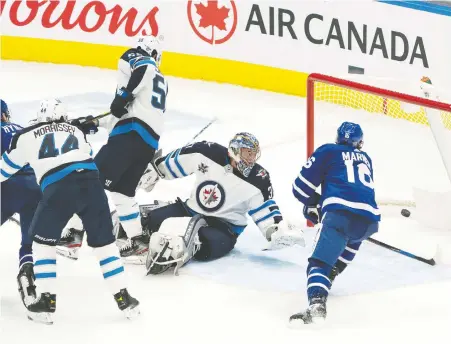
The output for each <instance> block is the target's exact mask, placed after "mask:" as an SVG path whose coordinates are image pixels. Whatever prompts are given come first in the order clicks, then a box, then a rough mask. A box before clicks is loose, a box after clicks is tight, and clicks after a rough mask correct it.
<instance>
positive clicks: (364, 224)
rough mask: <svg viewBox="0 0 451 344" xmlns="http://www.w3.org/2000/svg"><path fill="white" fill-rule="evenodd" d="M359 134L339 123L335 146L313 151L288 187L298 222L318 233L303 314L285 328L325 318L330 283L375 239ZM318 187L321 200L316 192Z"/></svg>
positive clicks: (368, 171) (367, 165) (368, 166)
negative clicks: (316, 227) (300, 215)
mask: <svg viewBox="0 0 451 344" xmlns="http://www.w3.org/2000/svg"><path fill="white" fill-rule="evenodd" d="M362 147H363V131H362V129H361V128H360V126H359V125H358V124H355V123H350V122H344V123H343V124H342V125H341V126H340V127H339V128H338V130H337V138H336V141H335V144H333V143H332V144H325V145H323V146H321V147H319V148H318V149H317V150H316V151H315V152H314V153H313V154H312V155H311V157H310V158H309V159H308V161H307V163H306V164H305V165H304V166H303V167H302V170H301V172H300V173H299V175H298V176H297V178H296V180H295V181H294V183H293V194H294V196H295V197H296V198H297V199H298V200H299V201H300V202H302V203H303V204H304V216H305V217H306V218H307V219H308V220H310V221H312V222H313V223H314V224H317V223H319V222H321V224H322V228H321V231H320V234H319V238H318V240H317V243H316V247H315V250H314V252H313V254H312V256H311V257H310V258H309V264H308V267H307V279H308V281H307V296H308V300H309V307H308V308H307V310H306V311H304V312H300V313H297V314H295V315H293V316H291V318H290V321H291V322H298V321H302V322H303V323H306V324H309V323H312V322H313V323H315V322H319V321H323V320H324V319H325V318H326V301H327V296H328V294H329V290H330V288H331V286H332V282H333V280H334V278H335V277H336V276H337V275H338V274H339V273H341V272H342V271H343V270H344V269H345V268H346V266H347V264H349V263H350V262H351V261H352V260H353V259H354V257H355V254H356V253H357V251H358V249H359V248H360V245H361V243H362V241H363V240H365V239H366V238H368V237H369V236H371V235H372V234H374V233H376V232H377V230H378V224H379V221H380V212H379V209H378V207H377V204H376V200H375V192H374V184H373V179H374V178H373V163H372V161H371V158H370V157H369V155H368V154H367V153H365V152H363V151H362V150H361V149H362ZM320 186H321V195H320V194H319V193H317V191H316V190H317V188H318V187H320Z"/></svg>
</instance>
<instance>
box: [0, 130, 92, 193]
mask: <svg viewBox="0 0 451 344" xmlns="http://www.w3.org/2000/svg"><path fill="white" fill-rule="evenodd" d="M26 164H30V166H31V167H32V168H33V169H34V171H35V174H36V180H37V181H38V183H39V184H40V185H41V189H42V190H44V189H45V187H46V186H48V185H50V184H52V183H54V182H57V181H58V180H60V179H62V178H64V177H65V176H67V175H68V174H70V173H72V172H74V171H77V170H97V167H96V165H95V163H94V161H93V160H92V149H91V145H90V144H89V143H88V142H87V141H86V137H85V134H83V132H82V131H81V130H80V129H78V128H77V127H76V126H73V125H70V124H69V123H66V122H63V121H55V122H44V123H39V124H36V125H33V126H31V127H28V128H25V129H22V130H21V131H20V132H19V133H18V134H17V135H15V136H14V137H13V139H12V141H11V145H10V147H9V149H8V150H7V151H6V152H5V153H3V155H2V166H1V177H0V180H1V181H4V180H6V179H8V178H10V177H11V176H13V175H14V174H15V173H16V172H18V171H19V170H20V169H21V168H22V167H23V166H25V165H26Z"/></svg>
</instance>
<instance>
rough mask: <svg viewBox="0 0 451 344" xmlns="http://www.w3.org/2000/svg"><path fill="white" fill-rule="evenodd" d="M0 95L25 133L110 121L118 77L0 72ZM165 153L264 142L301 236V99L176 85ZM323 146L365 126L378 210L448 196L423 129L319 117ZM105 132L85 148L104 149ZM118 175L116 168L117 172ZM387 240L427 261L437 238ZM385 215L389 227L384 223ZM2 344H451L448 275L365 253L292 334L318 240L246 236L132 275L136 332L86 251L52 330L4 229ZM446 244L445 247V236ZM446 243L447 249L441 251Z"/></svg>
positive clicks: (400, 229)
mask: <svg viewBox="0 0 451 344" xmlns="http://www.w3.org/2000/svg"><path fill="white" fill-rule="evenodd" d="M0 75H1V83H0V95H1V98H2V99H4V100H6V101H7V102H8V104H9V106H10V108H11V110H12V116H13V117H12V121H13V122H15V123H18V124H22V125H27V123H28V121H29V120H30V119H31V118H33V116H34V113H35V112H36V110H37V106H38V104H39V100H41V99H42V98H45V97H60V98H61V99H62V100H63V101H65V102H66V103H67V105H68V107H69V110H70V112H71V113H70V117H78V116H85V115H88V114H92V115H96V114H99V113H101V112H104V111H106V110H107V109H108V107H109V104H110V102H111V99H112V96H113V94H114V90H115V86H116V81H115V72H114V71H109V70H100V69H96V68H86V67H76V66H61V65H50V64H37V63H24V62H10V61H6V62H5V61H2V64H1V74H0ZM168 79H169V95H168V102H167V106H168V109H167V111H166V115H167V126H166V131H165V132H164V134H163V136H162V140H161V145H162V147H163V148H164V150H165V152H166V150H170V149H172V148H175V147H178V146H181V145H184V144H185V143H187V142H188V141H189V140H190V139H191V137H192V136H193V135H195V134H196V132H197V131H199V130H200V129H201V128H202V127H203V126H204V125H205V124H206V123H208V122H209V121H210V120H211V119H212V118H218V120H217V121H216V122H215V123H214V124H213V125H212V126H211V127H210V128H209V129H207V130H206V131H205V132H204V133H203V134H202V135H201V136H200V137H199V140H203V139H206V140H211V141H217V142H219V143H222V144H224V145H226V144H227V143H228V140H229V139H230V138H231V136H232V135H233V134H234V133H236V132H238V131H250V132H252V133H254V134H255V135H256V136H257V137H258V139H259V140H260V144H261V146H262V158H261V161H260V163H261V164H262V165H263V166H264V167H265V168H267V169H268V170H269V172H270V174H271V179H272V182H273V185H274V190H275V199H276V201H277V203H278V204H279V206H280V208H281V211H282V212H283V214H284V216H285V217H286V218H288V219H290V220H292V221H295V222H298V223H302V224H303V223H304V221H303V218H302V211H301V210H302V208H301V206H300V204H299V203H298V202H297V201H296V199H295V198H294V197H293V196H292V193H291V183H292V181H293V180H294V178H295V176H296V175H297V173H298V171H299V169H300V167H301V166H302V164H303V163H304V161H305V145H306V144H305V137H306V133H305V99H302V98H297V97H291V96H286V95H280V94H274V93H268V92H263V91H256V90H250V89H245V88H240V87H235V86H231V85H220V84H212V83H206V82H201V81H191V80H183V79H177V78H172V77H169V78H168ZM320 110H321V111H318V118H317V129H318V131H317V133H316V134H317V136H316V137H317V138H316V142H317V144H321V143H325V142H328V141H332V140H333V139H334V132H335V130H336V128H337V126H338V125H339V124H340V123H341V122H342V121H344V120H351V121H357V122H359V123H360V124H361V125H362V127H363V130H364V132H365V150H366V151H367V152H368V153H369V154H370V156H371V157H372V158H373V163H374V170H375V182H376V192H377V197H378V199H379V200H384V199H403V200H404V199H405V200H411V199H412V188H413V187H422V188H425V189H427V190H434V191H437V190H449V189H451V187H450V185H449V181H448V180H447V176H446V173H445V170H444V168H443V166H442V163H441V161H440V158H439V155H438V151H437V149H436V147H435V144H434V142H433V140H432V137H431V135H430V132H429V129H428V128H427V127H423V126H421V125H417V124H413V123H408V122H406V121H401V120H394V119H391V118H388V117H383V116H377V115H369V114H365V113H360V112H355V113H349V112H346V111H343V110H338V109H337V108H336V107H335V106H329V105H327V104H326V105H322V106H321V107H320ZM106 137H107V136H106V132H104V131H101V132H99V134H97V135H95V136H91V137H90V140H91V142H92V144H93V146H94V148H95V149H98V148H99V147H100V146H101V144H102V143H103V142H104V141H105V139H106ZM118 163H120V162H118ZM191 181H192V179H191V178H189V177H188V178H185V179H184V180H176V181H161V182H159V184H158V185H157V187H156V188H155V189H154V191H153V192H152V193H150V194H146V193H144V192H139V193H138V201H139V202H140V203H146V202H150V201H153V200H154V199H163V200H173V199H174V198H175V197H177V196H180V197H182V198H184V197H187V196H188V195H189V192H190V183H191ZM383 211H384V212H383V221H382V223H381V233H380V235H379V237H380V238H381V240H384V241H386V242H388V243H391V244H393V245H395V244H396V245H402V247H401V248H404V249H407V250H412V251H415V253H418V254H421V253H423V254H429V253H430V252H431V251H433V250H434V249H435V248H436V245H437V244H438V239H437V236H436V235H432V234H431V233H429V232H428V229H426V228H424V227H421V226H420V225H419V224H418V223H417V222H416V221H415V216H414V215H415V213H414V212H413V216H412V217H411V218H409V219H407V218H404V217H401V216H400V215H399V211H398V210H397V211H389V210H383ZM384 215H385V216H384ZM0 231H1V236H0V238H1V239H0V274H1V275H0V276H1V277H0V297H1V303H0V312H1V321H0V344H3V343H64V344H66V343H86V344H91V343H96V342H103V343H105V344H110V343H129V342H134V343H155V344H160V343H186V342H187V343H199V344H201V343H249V344H251V343H252V344H253V343H278V344H279V343H280V344H285V343H287V344H291V343H293V344H294V343H323V342H324V343H362V344H363V343H395V342H396V343H407V342H409V343H434V342H435V341H439V342H444V343H446V342H449V341H451V331H450V330H449V327H448V326H449V324H450V322H451V265H445V264H438V265H437V266H435V267H431V266H428V265H426V264H424V263H421V262H417V261H414V260H412V259H410V258H407V257H405V256H402V255H399V254H397V253H394V252H391V251H388V250H386V249H383V248H380V247H378V246H374V245H373V244H371V243H364V245H362V248H361V250H360V252H359V254H358V255H357V257H356V259H355V261H354V263H353V264H352V267H350V268H349V269H348V270H347V271H346V273H344V274H343V275H341V276H339V277H338V278H337V280H336V282H335V284H334V287H333V289H332V292H331V295H330V298H329V303H328V318H327V323H326V325H325V326H324V327H323V328H322V329H312V328H309V327H305V329H302V330H292V329H289V328H288V327H287V320H288V318H289V316H290V315H291V314H293V313H295V312H297V311H299V310H301V309H303V308H304V307H305V306H306V305H307V300H306V296H305V285H306V277H305V269H306V266H307V258H308V256H309V254H310V252H311V246H312V241H313V236H314V234H315V230H314V229H306V231H305V233H306V238H307V247H305V248H300V247H294V248H290V249H286V250H284V251H278V252H263V251H262V249H263V248H264V247H265V244H266V241H265V240H264V239H263V237H262V236H261V234H260V232H259V230H258V229H257V227H256V226H255V225H253V224H250V225H249V226H248V227H247V228H246V230H245V232H244V234H243V235H242V236H240V238H239V241H238V244H237V247H236V249H235V250H234V251H232V253H231V254H230V255H228V256H227V257H224V258H223V259H220V260H218V261H215V262H211V263H197V262H192V263H190V264H188V265H187V266H186V267H184V268H183V269H182V270H181V271H180V276H178V277H175V276H172V275H162V276H152V277H150V276H145V271H144V268H143V267H140V266H127V267H126V268H127V269H126V271H127V274H128V276H129V280H130V288H129V289H130V292H131V293H132V295H134V296H135V297H137V298H138V299H139V300H140V302H141V305H142V306H141V309H142V316H141V317H140V319H137V320H136V321H133V322H130V321H127V320H125V319H124V318H123V316H122V314H121V313H120V312H119V311H118V310H117V307H116V304H115V302H114V300H113V298H112V296H111V295H110V294H109V293H108V291H107V290H106V288H104V284H103V280H102V276H101V273H100V269H99V268H98V263H97V261H96V259H95V258H94V257H93V256H92V255H91V252H90V249H89V248H87V247H84V248H83V249H82V254H81V256H82V257H81V258H80V259H79V260H78V261H76V262H74V261H68V260H65V259H64V258H60V257H59V259H58V280H57V284H58V307H57V313H56V315H55V324H54V325H53V326H44V325H40V324H35V323H32V322H30V321H28V320H27V319H26V316H25V312H24V307H23V305H22V303H21V301H20V298H19V294H18V292H17V286H16V281H15V278H16V274H17V255H18V247H19V241H20V230H19V228H18V227H17V226H16V225H15V224H13V223H10V222H7V223H6V224H5V225H4V226H2V228H1V229H0ZM440 240H441V241H443V240H444V241H446V240H448V241H450V240H451V234H450V235H443V233H442V235H441V236H440ZM440 243H442V242H440Z"/></svg>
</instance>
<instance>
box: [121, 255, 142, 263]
mask: <svg viewBox="0 0 451 344" xmlns="http://www.w3.org/2000/svg"><path fill="white" fill-rule="evenodd" d="M146 259H147V255H144V256H129V257H122V261H123V262H124V264H131V265H145V264H146Z"/></svg>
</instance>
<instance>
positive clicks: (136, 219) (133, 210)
mask: <svg viewBox="0 0 451 344" xmlns="http://www.w3.org/2000/svg"><path fill="white" fill-rule="evenodd" d="M110 195H111V198H112V199H113V201H114V203H115V205H116V210H117V213H118V215H119V221H120V222H121V224H122V227H123V228H124V231H125V233H127V236H128V237H129V238H132V237H134V236H137V235H140V234H142V227H141V214H140V212H139V205H138V203H137V202H136V201H135V199H134V198H133V197H128V196H125V195H122V194H120V193H117V192H111V193H110Z"/></svg>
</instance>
